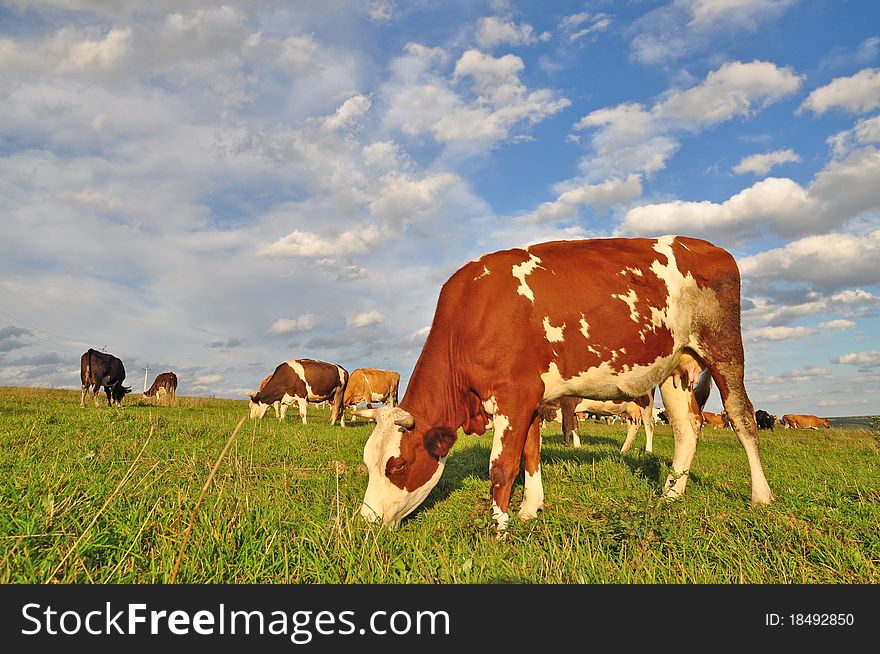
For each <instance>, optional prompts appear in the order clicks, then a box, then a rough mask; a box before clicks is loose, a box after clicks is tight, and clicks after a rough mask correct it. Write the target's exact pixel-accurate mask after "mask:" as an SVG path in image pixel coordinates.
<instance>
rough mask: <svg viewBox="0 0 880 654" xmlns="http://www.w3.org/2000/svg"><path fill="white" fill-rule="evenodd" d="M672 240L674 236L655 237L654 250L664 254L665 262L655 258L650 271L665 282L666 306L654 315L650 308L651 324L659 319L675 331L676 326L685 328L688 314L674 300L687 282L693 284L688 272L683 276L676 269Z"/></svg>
mask: <svg viewBox="0 0 880 654" xmlns="http://www.w3.org/2000/svg"><path fill="white" fill-rule="evenodd" d="M674 240H675V237H674V236H661V237H660V238H658V239H657V242H656V243H655V244H654V251H655V252H658V253H660V254H662V255H663V256H665V257H666V260H667V263H666V264H661V263H660V261H659V260H657V259H655V260H654V262H653V263H652V264H651V272H652V273H654V274H655V275H657V278H658V279H660V280H661V281H662V282H663V283H665V284H666V293H667V300H666V306H665V307H664V308H663V309H661V310H660V311H659V312H658V313H659V314H660V315H659V316H655V314H654V310H653V308H652V310H651V324H652V325H655V323H656V322H657V321H658V320H659V322H660V324H662V325H665V326H666V327H668V328H669V329H670V330H672V331H675V330H676V328H678V329H680V330H684V329H687V325H688V323H689V321H688V320H687V318H688V316H687V314H686V313H683V312H682V311H681V310H680V305H681V302H677V301H675V300H676V299H678V298H680V297H681V295H682V290H683V288H684V286H685V285H686V283H687V282H690V283H691V284H694V279H693V277H692V276H691V275H690V273H688V276H687V277H685V276H684V275H682V274H681V271H680V270H679V269H678V265H676V262H675V255H674V254H673V253H672V243H673V241H674Z"/></svg>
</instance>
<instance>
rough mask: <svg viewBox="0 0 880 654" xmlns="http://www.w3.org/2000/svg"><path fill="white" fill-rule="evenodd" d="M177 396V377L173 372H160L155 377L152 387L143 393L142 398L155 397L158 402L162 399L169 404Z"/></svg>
mask: <svg viewBox="0 0 880 654" xmlns="http://www.w3.org/2000/svg"><path fill="white" fill-rule="evenodd" d="M176 395H177V375H175V374H174V373H173V372H162V373H159V374H158V375H156V379H154V380H153V385H152V386H150V387H149V388H148V389H147V390H145V391H144V397H155V398H156V401H157V402H158V401H159V400H161V399H162V398H163V397H164V398H165V399H166V400H167V401H168V402H169V403H171V402H172V401H174V398H175V396H176Z"/></svg>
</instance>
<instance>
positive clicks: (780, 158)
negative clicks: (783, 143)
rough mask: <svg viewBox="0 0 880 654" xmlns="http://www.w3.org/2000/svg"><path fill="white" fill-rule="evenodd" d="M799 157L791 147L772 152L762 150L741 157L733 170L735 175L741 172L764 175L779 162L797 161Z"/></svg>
mask: <svg viewBox="0 0 880 654" xmlns="http://www.w3.org/2000/svg"><path fill="white" fill-rule="evenodd" d="M800 160H801V158H800V157H799V156H798V155H797V153H795V151H794V150H792V149H791V148H787V149H785V150H774V151H773V152H764V153H762V154H753V155H751V156H748V157H743V158H742V160H740V162H739V163H738V164H737V165H736V166H734V168H733V172H735V173H736V174H737V175H742V174H743V173H755V174H756V175H766V174H767V173H769V172H770V169H771V168H773V167H775V166H779V165H780V164H784V163H790V162H798V161H800Z"/></svg>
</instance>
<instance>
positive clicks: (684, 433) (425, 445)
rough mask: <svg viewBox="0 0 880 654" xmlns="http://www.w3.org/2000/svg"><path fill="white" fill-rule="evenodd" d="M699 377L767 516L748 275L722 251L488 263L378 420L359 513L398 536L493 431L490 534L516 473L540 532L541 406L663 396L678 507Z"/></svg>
mask: <svg viewBox="0 0 880 654" xmlns="http://www.w3.org/2000/svg"><path fill="white" fill-rule="evenodd" d="M704 368H708V370H709V371H710V373H711V376H712V380H713V381H714V383H715V385H716V386H717V388H718V390H719V392H720V394H721V400H722V403H723V404H724V406H725V407H726V409H727V411H728V412H729V413H730V415H731V418H732V420H733V424H734V426H735V428H736V434H737V437H738V438H739V440H740V443H741V444H742V446H743V448H744V450H745V452H746V456H747V459H748V463H749V471H750V474H751V480H752V493H751V499H752V502H753V503H755V504H768V503H769V502H770V501H771V499H772V494H771V492H770V487H769V485H768V484H767V480H766V478H765V476H764V471H763V467H762V465H761V459H760V456H759V453H758V432H757V428H756V426H755V413H754V410H753V408H752V403H751V401H750V400H749V398H748V395H747V393H746V389H745V384H744V381H743V379H744V357H743V346H742V332H741V325H740V277H739V270H738V268H737V266H736V262H735V260H734V259H733V257H732V256H731V255H730V254H729V253H728V252H726V251H724V250H722V249H720V248H718V247H716V246H714V245H712V244H711V243H708V242H706V241H703V240H699V239H694V238H687V237H681V236H663V237H660V238H656V239H645V238H639V239H623V238H608V239H590V240H576V241H554V242H548V243H541V244H537V245H532V246H529V247H527V248H524V249H520V248H516V249H511V250H505V251H501V252H495V253H492V254H487V255H484V256H482V257H480V258H479V259H476V260H474V261H471V262H470V263H468V264H466V265H464V266H463V267H462V268H460V269H459V270H458V271H457V272H456V273H454V274H453V275H452V277H450V278H449V280H448V281H447V282H446V283H445V284H444V285H443V288H442V289H441V291H440V296H439V298H438V301H437V308H436V311H435V314H434V320H433V324H432V326H431V330H430V332H429V334H428V338H427V340H426V341H425V344H424V346H423V348H422V352H421V354H420V356H419V359H418V361H417V362H416V365H415V368H414V369H413V372H412V376H411V377H410V381H409V383H408V385H407V390H406V393H405V395H404V397H403V399H402V400H401V402H400V405H399V406H398V407H393V408H392V407H383V408H380V409H376V410H375V411H374V413H373V415H374V417H375V418H376V420H377V424H376V426H375V428H374V429H373V432H372V434H371V435H370V437H369V439H368V440H367V443H366V445H365V446H364V463H365V464H366V466H367V469H368V471H369V482H368V485H367V490H366V493H365V494H364V499H363V503H362V506H361V514H362V515H363V516H364V517H365V518H366V519H368V520H377V521H382V522H384V523H385V524H387V525H390V526H395V525H397V524H398V523H399V522H400V520H401V519H402V518H403V517H405V516H406V515H408V514H409V513H410V512H412V511H413V510H414V509H415V508H416V507H417V506H418V505H419V504H420V503H421V502H422V501H423V500H424V499H425V497H427V495H428V493H429V492H430V491H431V489H432V488H433V487H434V486H435V485H436V484H437V482H438V480H439V479H440V476H441V475H442V473H443V468H444V466H445V463H446V457H447V456H448V455H449V451H450V450H451V448H452V446H453V445H454V444H455V441H456V439H457V437H458V435H457V431H458V429H463V430H464V432H466V433H476V434H481V433H483V432H484V431H485V429H486V425H487V423H488V422H489V420H490V419H491V421H492V426H493V432H494V436H493V444H492V449H491V453H490V456H489V479H490V483H491V488H492V515H493V518H494V520H495V522H496V526H497V528H498V529H499V530H500V531H501V530H504V529H505V528H506V526H507V523H508V520H509V516H508V506H509V504H510V495H511V489H512V485H513V482H514V480H515V479H516V478H517V476H518V474H519V467H520V461H521V460H522V463H523V465H524V468H525V489H524V493H523V501H522V505H521V507H520V509H519V515H520V518H522V519H529V518H533V517H535V516H536V515H537V512H538V510H540V509H542V508H543V503H544V490H543V485H542V483H541V465H540V451H541V430H540V417H539V414H538V405H539V404H540V402H541V401H543V400H554V399H556V398H559V397H562V396H564V395H574V396H578V397H587V398H590V399H596V400H612V401H621V400H632V399H634V398H637V397H640V396H642V395H645V394H646V393H648V392H650V391H651V389H653V388H654V387H655V386H658V385H659V386H660V393H661V396H662V399H663V405H664V407H665V411H666V413H667V414H668V415H669V418H670V421H671V423H672V426H673V433H674V440H675V451H674V455H673V460H672V472H671V473H670V474H669V475H668V476H667V479H666V482H665V486H664V491H663V492H664V497H666V498H670V499H671V498H675V497H678V496H680V495H682V493H683V492H684V490H685V485H686V483H687V479H688V472H689V471H690V470H691V464H692V461H693V457H694V452H695V450H696V445H697V437H698V434H699V432H700V428H701V426H702V419H701V418H700V408H699V406H698V405H697V403H696V401H695V398H694V394H693V391H692V389H693V387H694V384H695V382H696V380H697V377H698V375H699V374H700V372H701V371H702V370H703V369H704ZM357 413H358V414H360V413H361V411H358V412H357Z"/></svg>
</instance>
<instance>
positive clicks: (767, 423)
mask: <svg viewBox="0 0 880 654" xmlns="http://www.w3.org/2000/svg"><path fill="white" fill-rule="evenodd" d="M755 422H757V423H758V429H769V430H771V431H772V430H773V425H775V424H776V423H777V422H779V418H777V417H776V416H774V415H772V414H769V413H767V412H766V411H764V409H758V410H757V411H755Z"/></svg>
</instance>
